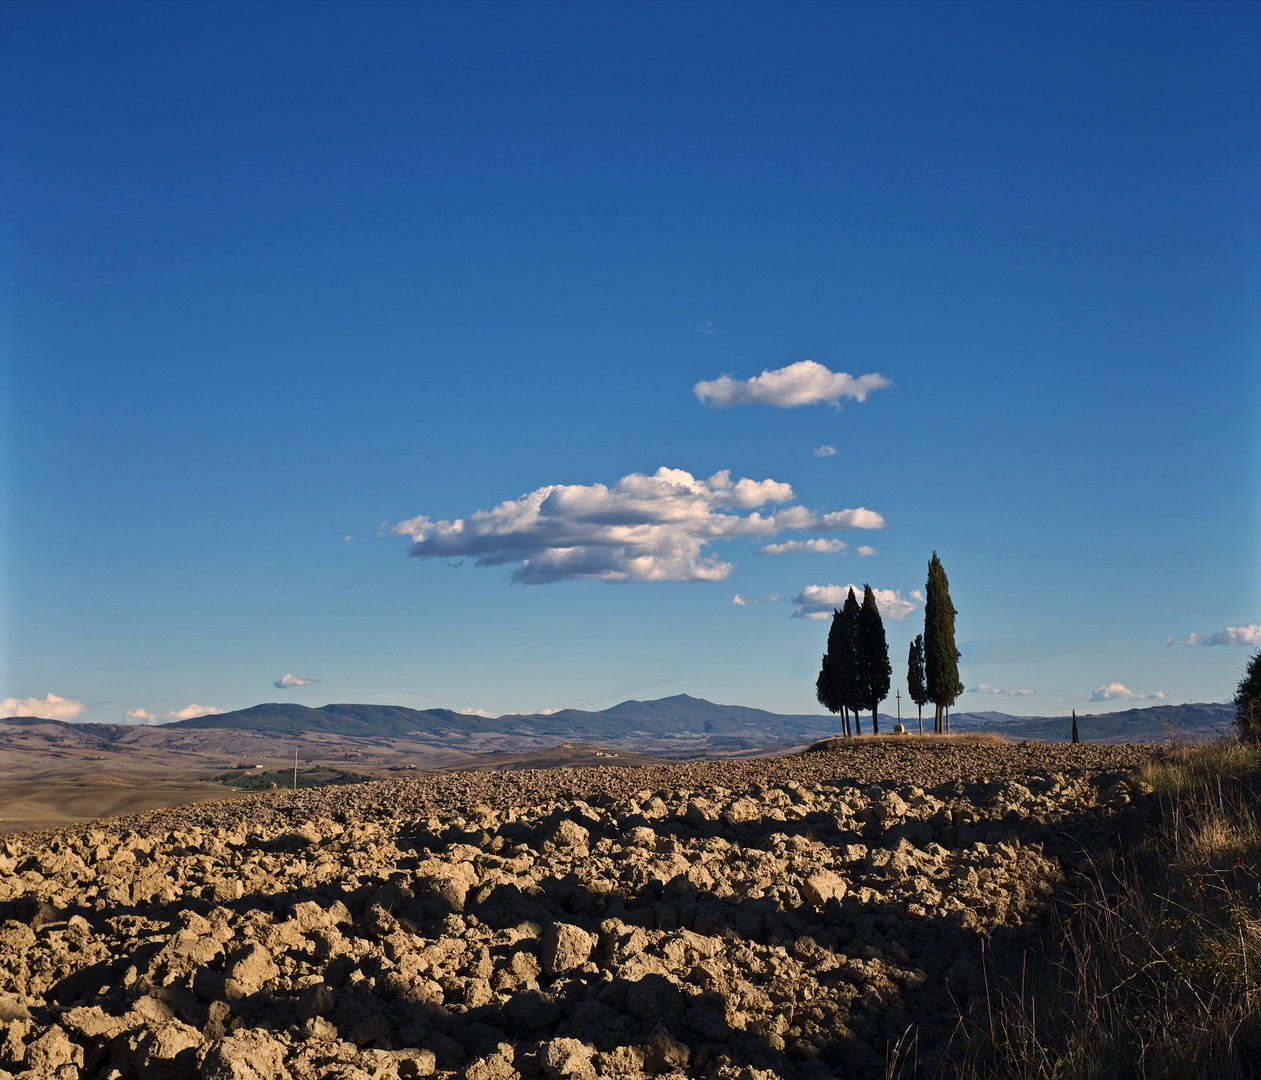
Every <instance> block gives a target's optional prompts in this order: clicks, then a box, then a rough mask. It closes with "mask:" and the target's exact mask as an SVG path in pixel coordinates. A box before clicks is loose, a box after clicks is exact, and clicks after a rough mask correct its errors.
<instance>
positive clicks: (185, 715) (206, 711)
mask: <svg viewBox="0 0 1261 1080" xmlns="http://www.w3.org/2000/svg"><path fill="white" fill-rule="evenodd" d="M222 713H223V710H222V709H216V708H215V707H214V706H213V705H185V706H184V707H183V708H182V709H172V710H171V711H170V712H169V713H167V714H166V719H167V720H192V719H194V718H195V717H198V716H220V715H222Z"/></svg>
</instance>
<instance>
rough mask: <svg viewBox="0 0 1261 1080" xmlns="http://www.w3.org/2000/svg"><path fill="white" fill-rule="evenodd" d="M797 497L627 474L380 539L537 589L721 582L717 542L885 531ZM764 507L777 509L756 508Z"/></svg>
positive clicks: (867, 519)
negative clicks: (407, 541) (506, 569)
mask: <svg viewBox="0 0 1261 1080" xmlns="http://www.w3.org/2000/svg"><path fill="white" fill-rule="evenodd" d="M793 499H794V495H793V490H792V487H791V485H789V484H785V483H780V482H779V481H776V480H748V479H742V480H736V481H733V480H732V479H731V474H730V473H729V472H728V471H727V470H723V471H722V472H718V473H715V474H714V475H713V476H711V477H710V478H709V479H708V480H698V479H696V478H695V477H694V476H692V474H691V473H689V472H684V471H683V470H681V469H666V468H661V469H658V470H657V471H656V473H654V474H653V475H652V476H645V475H643V474H641V473H632V474H630V475H629V476H624V477H622V479H620V480H618V481H617V483H615V484H613V485H612V486H611V487H609V486H606V485H604V484H590V485H581V484H573V485H561V484H553V485H550V486H548V487H541V488H538V489H537V490H536V491H532V492H529V493H527V494H525V495H522V496H521V497H520V498H519V499H512V500H509V501H507V502H503V503H500V504H499V505H498V506H497V507H495V508H494V509H493V510H479V511H477V512H476V513H474V514H471V515H469V517H468V518H467V519H463V518H457V519H456V520H455V521H433V520H431V519H430V518H428V517H424V516H420V517H414V518H410V519H409V520H407V521H401V522H399V523H398V524H397V525H394V526H392V527H391V526H386V527H384V528H383V531H386V532H389V533H390V534H392V535H395V536H410V537H411V538H412V546H411V550H410V552H409V553H410V554H411V555H412V556H413V557H415V558H419V559H451V558H457V557H460V556H469V557H471V558H472V559H473V560H474V562H475V563H476V564H477V565H478V566H505V565H511V564H514V563H515V564H516V569H515V570H514V571H513V572H512V575H511V577H512V580H513V581H517V582H521V583H523V584H527V585H539V584H547V583H549V582H555V581H566V580H590V581H604V582H609V583H622V582H629V581H721V580H722V579H723V578H725V577H727V575H728V574H730V573H731V570H732V565H731V564H730V563H728V562H723V561H722V560H721V559H719V558H718V557H717V556H716V555H713V554H711V553H709V552H708V551H707V548H708V546H709V545H710V544H712V543H714V542H715V541H720V540H730V539H734V538H737V537H752V538H762V537H771V536H775V535H776V534H778V533H780V532H783V531H785V530H794V531H799V532H833V531H836V530H840V529H879V528H883V526H884V518H883V517H881V516H880V515H879V514H878V513H876V512H875V511H874V510H868V509H866V508H865V507H861V506H860V507H858V508H857V509H852V510H838V511H835V512H832V513H825V514H819V513H816V512H815V511H813V510H808V509H806V507H804V506H798V505H793V504H792V500H793ZM768 504H769V505H775V506H779V507H780V508H779V509H776V510H774V511H772V512H763V511H762V510H761V509H759V508H761V507H766V506H767V505H768ZM740 511H749V512H748V513H741V512H740Z"/></svg>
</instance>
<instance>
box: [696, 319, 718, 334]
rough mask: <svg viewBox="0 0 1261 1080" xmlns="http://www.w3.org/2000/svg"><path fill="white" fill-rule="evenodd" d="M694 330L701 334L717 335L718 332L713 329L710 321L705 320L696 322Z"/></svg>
mask: <svg viewBox="0 0 1261 1080" xmlns="http://www.w3.org/2000/svg"><path fill="white" fill-rule="evenodd" d="M696 329H697V330H698V331H699V332H700V333H702V334H716V333H718V331H717V330H715V329H714V323H713V320H712V319H706V320H705V321H704V322H698V323H697V324H696Z"/></svg>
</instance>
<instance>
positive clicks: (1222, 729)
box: [167, 694, 1234, 748]
mask: <svg viewBox="0 0 1261 1080" xmlns="http://www.w3.org/2000/svg"><path fill="white" fill-rule="evenodd" d="M1233 716H1234V707H1233V706H1232V705H1229V704H1215V703H1203V704H1193V705H1161V706H1154V707H1151V708H1146V709H1126V710H1124V711H1122V712H1113V713H1098V714H1095V715H1082V716H1079V717H1078V719H1077V722H1078V730H1079V731H1080V733H1081V737H1082V739H1084V740H1087V741H1091V742H1161V741H1164V740H1165V739H1167V738H1168V737H1169V735H1170V733H1178V734H1183V735H1189V736H1191V737H1195V738H1214V737H1218V736H1220V735H1222V734H1225V733H1226V732H1227V731H1228V730H1229V728H1230V723H1231V720H1232V718H1233ZM950 721H951V729H952V730H953V731H955V732H967V731H985V732H990V733H992V734H996V735H1002V736H1004V737H1006V738H1010V739H1014V740H1023V739H1029V740H1033V741H1037V742H1066V741H1068V738H1069V734H1070V732H1071V730H1072V720H1071V718H1070V717H1068V716H1052V717H1047V716H1011V715H1009V714H1007V713H1000V712H960V713H954V714H953V715H952V716H951V718H950ZM894 722H895V721H894V718H893V717H892V716H889V715H887V714H885V713H882V714H881V716H880V723H881V729H882V730H884V731H890V730H892V728H893V724H894ZM905 723H906V724H907V726H908V727H909V728H910V729H911V730H915V727H916V721H915V718H914V717H908V718H905ZM870 725H871V719H870V717H869V716H867V715H864V717H863V730H864V731H867V732H870V730H871V726H870ZM167 726H168V727H173V728H231V729H237V730H246V731H256V732H262V733H268V734H273V735H278V734H285V735H296V734H300V733H303V732H325V733H328V734H336V735H345V736H352V737H356V736H357V737H368V738H372V737H375V738H399V737H408V736H410V737H413V738H417V739H419V740H421V741H425V742H436V743H440V744H445V743H448V742H450V741H459V740H461V739H464V738H467V737H468V736H470V735H472V734H475V733H483V732H492V733H497V734H501V735H505V736H512V735H519V736H530V737H534V738H539V737H555V738H560V739H589V740H593V741H603V742H626V741H628V740H634V739H635V738H636V737H648V738H653V739H663V738H664V739H669V738H680V739H684V738H686V739H696V738H703V739H704V740H706V742H708V743H710V744H714V745H722V744H739V745H744V746H747V747H749V748H753V747H758V746H769V745H773V744H781V745H782V744H796V743H800V742H807V741H810V740H813V739H816V738H819V737H822V736H826V735H833V734H837V733H838V732H839V731H840V720H839V718H838V717H835V716H832V715H831V714H829V713H807V714H783V713H772V712H767V711H765V710H763V709H751V708H748V707H746V706H743V705H717V704H715V703H714V702H712V701H706V700H705V699H704V698H696V697H691V696H690V695H688V694H676V695H674V696H673V697H666V698H659V699H657V700H656V701H623V702H622V703H621V704H619V705H614V706H613V707H612V708H609V709H604V710H603V711H601V712H584V711H582V710H579V709H562V710H561V711H560V712H555V713H549V714H540V713H535V714H509V715H506V716H499V717H495V718H493V719H492V718H486V717H480V716H469V715H466V714H464V713H457V712H452V711H451V710H450V709H407V708H403V707H402V706H396V705H325V706H324V707H323V708H319V709H309V708H307V707H305V706H303V705H292V704H287V703H279V704H276V703H273V704H266V705H255V706H253V707H251V708H248V709H240V710H238V711H237V712H230V713H220V714H218V715H215V716H200V717H197V718H195V719H193V720H181V721H179V722H177V723H175V724H170V725H167Z"/></svg>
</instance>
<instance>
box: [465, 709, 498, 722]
mask: <svg viewBox="0 0 1261 1080" xmlns="http://www.w3.org/2000/svg"><path fill="white" fill-rule="evenodd" d="M460 715H461V716H480V717H481V718H482V719H483V720H494V719H495V718H496V716H497V715H498V714H497V713H493V712H487V711H486V710H485V709H473V708H469V709H461V710H460Z"/></svg>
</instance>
